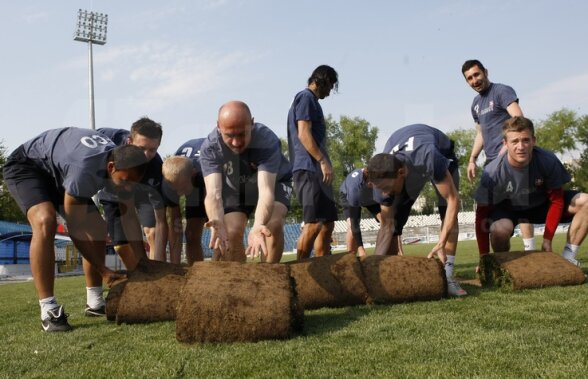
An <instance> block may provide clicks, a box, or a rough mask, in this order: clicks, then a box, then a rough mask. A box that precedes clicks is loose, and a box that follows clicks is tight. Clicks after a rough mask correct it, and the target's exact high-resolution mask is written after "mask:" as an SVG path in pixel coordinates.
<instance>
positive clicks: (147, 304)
mask: <svg viewBox="0 0 588 379" xmlns="http://www.w3.org/2000/svg"><path fill="white" fill-rule="evenodd" d="M186 272H187V268H186V267H183V266H178V265H175V264H172V263H165V262H157V261H151V260H144V261H141V262H140V263H139V265H138V266H137V268H136V269H135V270H134V271H132V272H129V273H128V280H127V283H126V285H125V288H124V290H123V292H122V295H121V296H120V300H119V304H118V308H117V310H116V322H117V323H118V324H121V323H127V324H133V323H147V322H156V321H169V320H175V317H176V306H177V302H178V294H179V292H180V289H181V288H182V286H183V285H184V282H185V280H186V279H185V276H186Z"/></svg>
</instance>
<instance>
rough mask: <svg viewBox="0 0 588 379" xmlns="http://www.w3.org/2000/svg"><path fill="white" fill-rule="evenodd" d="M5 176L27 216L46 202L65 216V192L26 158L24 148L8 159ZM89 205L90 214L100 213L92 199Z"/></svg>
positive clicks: (7, 185)
mask: <svg viewBox="0 0 588 379" xmlns="http://www.w3.org/2000/svg"><path fill="white" fill-rule="evenodd" d="M3 174H4V182H5V183H6V187H7V188H8V191H9V192H10V194H11V195H12V197H13V198H14V200H15V201H16V203H17V204H18V206H19V208H20V209H21V210H22V212H23V213H24V214H25V215H26V214H27V211H28V210H29V209H30V208H31V207H33V206H35V205H37V204H40V203H44V202H46V201H49V202H51V203H52V204H53V206H54V207H55V210H56V211H57V212H58V213H60V214H62V215H63V198H64V196H65V190H64V189H63V187H61V186H58V185H57V183H56V180H55V178H53V177H52V176H50V175H49V174H48V173H47V172H46V171H45V170H43V169H41V168H40V167H38V166H37V165H36V164H34V163H33V162H32V161H30V160H29V159H27V158H26V156H25V155H24V150H23V148H22V146H20V147H19V148H17V149H16V150H15V151H14V152H13V153H12V154H11V155H10V156H9V157H8V159H7V160H6V164H5V165H4V170H3ZM87 204H88V207H89V209H88V212H90V211H98V208H97V207H96V205H95V204H94V202H93V201H92V199H87Z"/></svg>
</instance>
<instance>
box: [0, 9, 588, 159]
mask: <svg viewBox="0 0 588 379" xmlns="http://www.w3.org/2000/svg"><path fill="white" fill-rule="evenodd" d="M79 8H82V9H88V10H94V11H97V12H104V13H107V14H108V15H109V30H108V42H107V44H106V45H104V46H95V47H94V81H95V96H96V124H97V127H114V128H129V127H130V125H131V123H132V122H133V121H135V120H136V119H138V118H139V117H141V116H144V115H145V116H148V117H151V118H152V119H154V120H156V121H158V122H161V123H162V125H163V127H164V137H163V142H162V146H161V148H160V152H161V153H162V155H166V154H171V153H173V152H174V151H175V149H176V148H177V147H178V146H179V145H180V144H182V143H183V142H185V141H186V140H188V139H192V138H197V137H204V136H206V135H207V134H208V133H209V132H210V131H211V130H212V129H213V128H214V127H215V122H216V114H217V110H218V107H219V106H220V105H221V104H223V103H224V102H226V101H228V100H232V99H240V100H243V101H245V102H247V103H248V104H249V105H250V107H251V109H252V112H253V115H254V117H255V119H256V121H258V122H261V123H264V124H266V125H268V126H269V127H271V128H272V129H273V130H274V131H275V132H276V133H277V134H278V135H279V136H280V137H285V135H286V115H287V112H288V108H289V106H290V103H291V101H292V98H293V97H294V95H295V93H296V92H298V91H300V90H301V89H303V88H304V87H305V86H306V80H307V78H308V76H309V75H310V73H311V71H312V70H313V69H314V68H315V67H316V66H318V65H319V64H329V65H331V66H333V67H334V68H335V69H336V70H337V71H338V72H339V77H340V91H339V93H338V94H336V95H333V96H330V97H328V98H327V99H325V100H324V101H322V105H323V110H324V112H325V114H331V115H333V116H334V117H335V118H338V117H339V116H341V115H346V116H351V117H356V116H357V117H361V118H364V119H366V120H367V121H369V122H370V123H371V125H373V126H377V127H378V128H379V129H380V133H379V138H378V141H377V148H378V150H381V149H382V148H383V146H384V143H385V141H386V139H387V138H388V136H389V135H390V134H391V133H392V132H393V131H394V130H396V129H397V128H400V127H402V126H404V125H408V124H412V123H427V124H429V125H432V126H434V127H437V128H439V129H441V130H444V131H450V130H454V129H458V128H471V127H473V121H472V119H471V115H470V112H469V107H470V104H471V101H472V99H473V97H474V95H475V93H474V91H473V90H472V89H471V88H469V86H467V84H466V82H465V80H464V79H463V77H462V75H461V71H460V68H461V65H462V63H463V62H464V61H465V60H466V59H471V58H478V59H480V60H481V61H482V62H483V63H484V64H485V65H486V67H487V68H488V70H489V76H490V79H491V80H492V81H494V82H499V83H505V84H509V85H511V86H512V87H513V88H515V90H516V91H517V93H518V95H519V97H520V104H521V107H522V109H523V112H524V113H525V114H526V115H527V116H528V117H530V118H532V119H534V120H541V119H544V118H545V117H547V115H549V114H550V113H552V112H554V111H556V110H559V109H561V108H562V107H568V108H570V109H573V110H575V111H577V112H579V113H580V114H586V113H588V64H587V63H588V49H586V37H587V36H588V23H587V22H586V15H587V14H588V3H587V2H581V1H577V0H576V1H567V0H560V1H557V2H555V1H518V0H512V1H495V2H492V3H491V2H482V1H478V2H473V1H462V0H455V1H453V0H447V1H412V2H406V1H402V2H401V1H368V0H363V1H352V0H348V1H334V0H324V1H320V0H298V1H295V2H294V1H277V0H249V1H245V0H242V1H241V0H202V1H198V0H195V1H176V0H167V1H151V0H146V1H120V0H101V1H98V0H96V1H87V0H86V1H65V0H61V1H41V0H36V1H35V0H30V1H18V2H17V1H10V2H9V1H3V2H2V3H1V4H0V22H1V24H0V28H1V33H0V46H2V58H1V59H0V102H1V104H2V107H1V112H0V125H1V128H2V133H1V134H0V139H1V140H3V144H4V146H5V147H6V148H7V150H9V151H11V150H13V149H14V148H16V147H17V146H18V145H19V144H20V143H22V142H24V141H25V140H27V139H29V138H31V137H33V136H35V135H37V134H39V133H40V132H42V131H44V130H46V129H51V128H57V127H63V126H79V127H89V121H88V66H87V60H88V49H87V45H86V44H84V43H80V42H75V41H74V40H73V32H74V30H75V23H76V18H77V10H78V9H79Z"/></svg>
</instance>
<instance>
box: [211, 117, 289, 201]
mask: <svg viewBox="0 0 588 379" xmlns="http://www.w3.org/2000/svg"><path fill="white" fill-rule="evenodd" d="M200 166H201V167H202V174H203V176H204V177H206V176H208V175H210V174H213V173H221V174H223V182H224V184H226V185H227V186H228V187H229V188H231V189H232V190H233V191H238V192H240V191H241V190H243V189H244V187H243V186H244V185H246V184H254V185H255V186H257V172H258V171H267V172H269V173H273V174H276V183H279V182H285V181H290V180H291V179H292V168H291V166H290V162H288V160H287V159H286V157H285V156H284V155H283V154H282V148H281V142H280V139H279V138H278V136H276V134H275V133H274V132H273V131H272V130H271V129H270V128H268V127H267V126H265V125H263V124H260V123H255V124H253V126H252V130H251V142H250V143H249V146H248V147H247V149H245V151H244V152H243V153H241V154H235V153H234V152H233V151H231V149H229V148H228V147H227V145H225V143H224V141H223V139H222V136H221V135H220V132H219V131H218V129H216V128H215V129H214V130H213V131H212V133H210V134H209V135H208V137H207V138H206V140H205V141H204V143H203V144H202V146H201V148H200Z"/></svg>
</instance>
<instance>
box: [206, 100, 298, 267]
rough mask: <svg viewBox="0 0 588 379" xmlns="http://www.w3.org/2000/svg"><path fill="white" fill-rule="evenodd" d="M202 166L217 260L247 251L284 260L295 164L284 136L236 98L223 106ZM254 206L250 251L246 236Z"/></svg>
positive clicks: (241, 257)
mask: <svg viewBox="0 0 588 379" xmlns="http://www.w3.org/2000/svg"><path fill="white" fill-rule="evenodd" d="M200 165H201V167H202V175H203V176H204V184H205V186H206V197H205V200H204V204H205V207H206V214H207V215H208V219H209V221H208V222H207V223H206V224H205V226H206V227H210V228H211V229H212V233H211V237H210V247H211V248H213V249H215V255H214V257H213V258H214V259H217V260H226V261H237V262H244V261H246V256H247V255H248V256H253V257H255V256H257V255H260V256H261V261H262V262H268V263H278V262H280V260H281V258H282V254H283V252H284V218H285V216H286V213H287V212H288V207H289V206H290V193H291V191H292V183H291V181H292V168H291V166H290V162H288V160H287V159H286V157H285V156H284V155H283V154H282V149H281V143H280V139H279V138H278V136H276V134H275V133H274V132H273V131H272V130H271V129H270V128H268V127H267V126H265V125H263V124H260V123H256V122H254V119H253V117H252V116H251V111H250V110H249V107H248V106H247V104H245V103H244V102H242V101H230V102H228V103H226V104H224V105H223V106H222V107H221V108H220V110H219V113H218V120H217V128H216V129H215V130H214V131H213V132H212V133H210V134H209V135H208V138H207V139H206V140H205V141H204V143H203V144H202V147H201V149H200ZM253 210H255V216H254V220H253V226H252V227H251V229H250V230H249V235H248V236H247V250H245V248H244V246H243V237H244V234H245V227H246V225H247V220H248V218H249V215H250V214H251V213H252V212H253Z"/></svg>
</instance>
